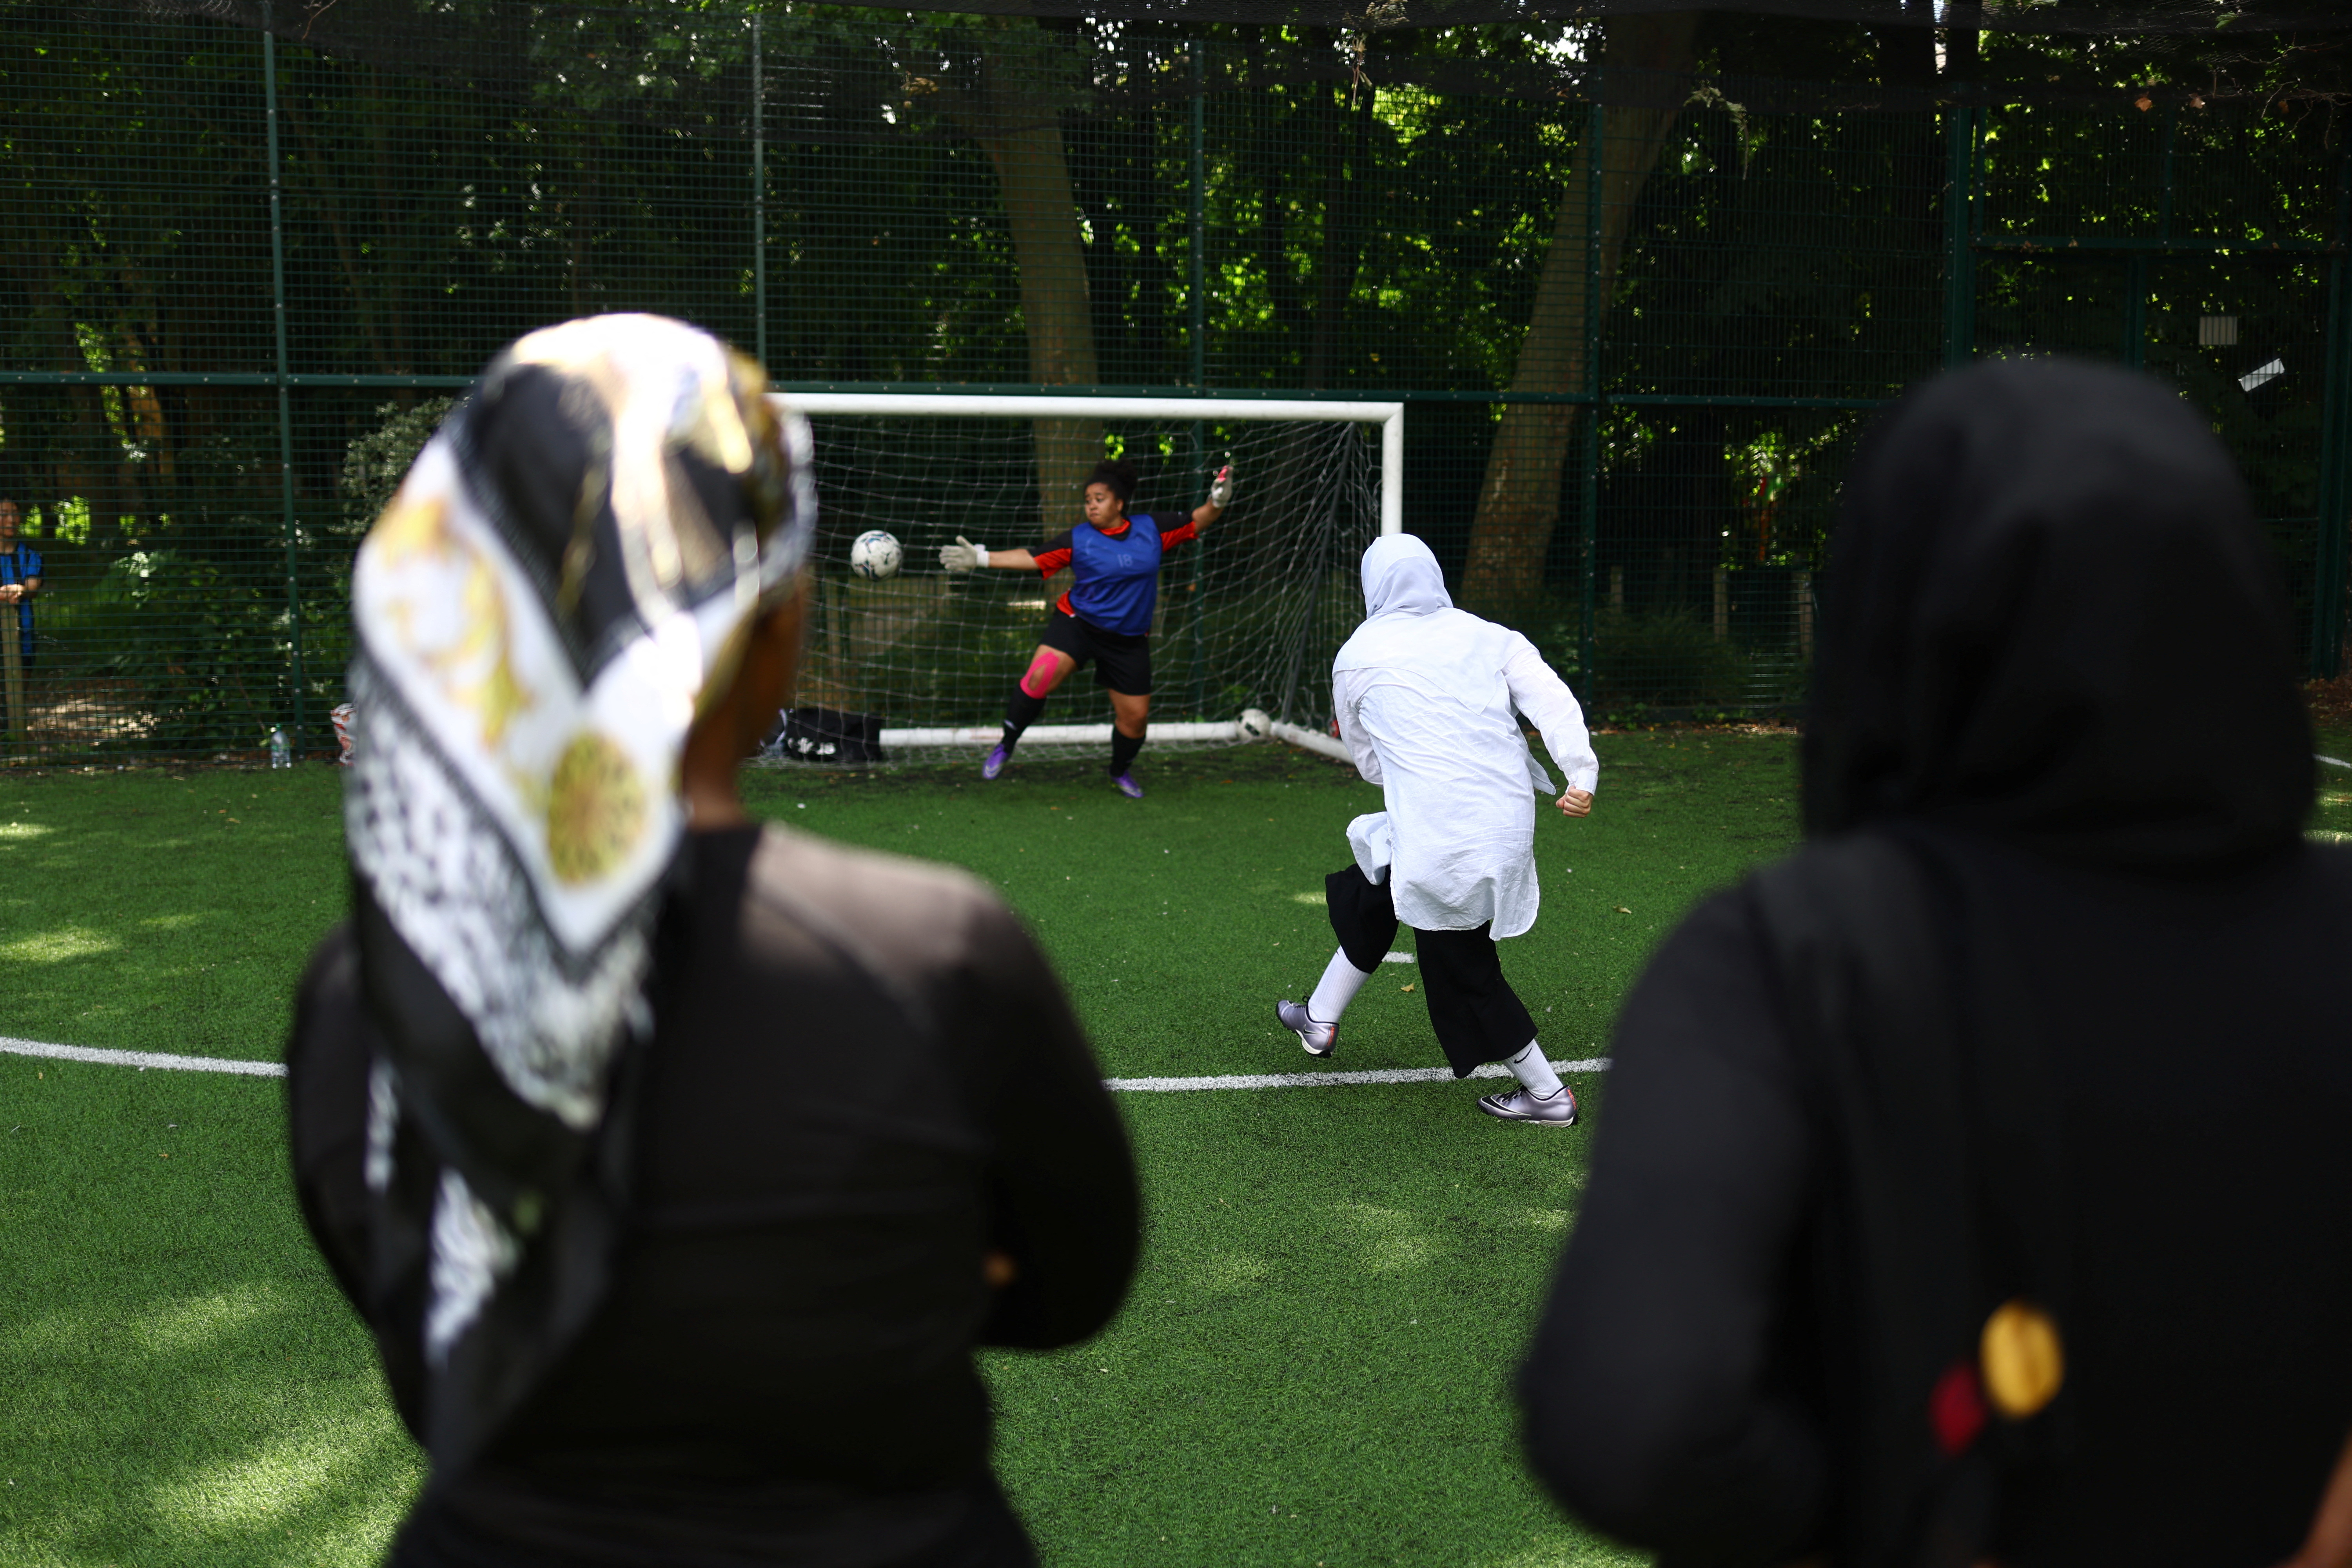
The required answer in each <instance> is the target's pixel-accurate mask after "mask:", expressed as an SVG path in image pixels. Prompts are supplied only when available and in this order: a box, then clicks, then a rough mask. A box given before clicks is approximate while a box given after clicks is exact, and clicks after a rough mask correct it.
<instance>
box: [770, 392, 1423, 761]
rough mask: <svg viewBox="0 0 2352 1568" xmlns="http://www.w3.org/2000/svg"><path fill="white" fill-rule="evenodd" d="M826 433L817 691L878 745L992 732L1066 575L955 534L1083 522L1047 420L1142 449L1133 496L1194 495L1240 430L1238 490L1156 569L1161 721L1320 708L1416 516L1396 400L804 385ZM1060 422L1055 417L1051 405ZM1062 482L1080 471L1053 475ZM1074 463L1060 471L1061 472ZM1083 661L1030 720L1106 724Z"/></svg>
mask: <svg viewBox="0 0 2352 1568" xmlns="http://www.w3.org/2000/svg"><path fill="white" fill-rule="evenodd" d="M773 396H774V398H775V401H776V402H777V403H778V404H779V405H782V406H784V407H789V408H791V409H793V410H795V411H797V412H799V413H801V414H803V415H805V416H808V417H809V420H810V423H811V425H812V426H813V431H814V437H815V464H816V471H817V487H818V503H819V508H818V510H819V517H820V530H821V532H820V537H819V542H818V572H817V584H818V595H817V597H818V603H817V608H816V614H815V616H814V624H813V626H812V629H811V637H810V650H809V656H808V658H807V660H806V661H805V662H804V665H803V670H804V676H803V697H802V700H803V702H804V703H805V704H807V705H808V706H812V707H818V708H823V709H827V710H837V711H841V712H845V713H853V714H856V715H859V716H861V719H862V721H863V722H864V723H865V724H866V725H867V726H869V728H868V729H867V732H868V733H872V732H873V730H874V729H875V728H878V730H879V731H880V739H881V742H882V744H883V746H884V748H885V750H886V751H890V750H896V751H898V752H905V751H908V750H918V751H924V750H933V749H947V748H955V749H963V748H969V747H973V746H983V745H986V744H988V743H990V742H993V741H994V740H995V739H996V735H997V731H998V721H999V718H1000V716H1001V714H1002V712H1003V703H1004V697H1005V694H1006V693H1007V692H1009V691H1010V690H1011V689H1012V686H1013V681H1014V680H1015V679H1018V677H1019V675H1020V672H1021V670H1022V669H1023V668H1025V667H1026V665H1027V662H1028V659H1029V657H1030V654H1031V651H1032V649H1033V648H1034V646H1035V644H1036V641H1037V635H1038V633H1039V632H1040V631H1042V630H1043V628H1044V626H1045V618H1046V615H1047V612H1048V609H1049V607H1050V605H1051V604H1052V603H1053V601H1054V600H1055V598H1057V597H1058V596H1059V595H1058V591H1059V589H1060V588H1061V587H1062V586H1063V585H1064V584H1062V583H1059V582H1056V583H1052V584H1045V583H1041V582H1040V580H1039V578H1038V577H1037V576H1036V575H1035V574H1026V573H1024V574H1014V573H992V572H987V571H981V572H974V573H971V574H960V575H958V574H948V573H946V572H944V571H943V570H941V569H940V567H939V566H938V564H937V561H938V553H939V546H940V545H941V544H945V543H949V542H953V540H954V539H955V538H956V537H958V536H959V535H962V536H966V537H969V538H971V540H972V541H974V542H981V543H986V544H989V545H991V546H992V547H994V548H999V549H1002V548H1005V547H1008V546H1013V545H1024V544H1031V543H1034V542H1035V541H1036V539H1037V537H1038V528H1039V519H1040V516H1041V512H1042V514H1043V515H1044V516H1045V517H1046V518H1047V519H1048V520H1050V519H1052V518H1055V517H1066V518H1067V519H1068V521H1069V522H1070V523H1072V524H1078V523H1080V522H1081V521H1082V520H1081V516H1080V510H1079V504H1078V502H1079V498H1078V497H1077V496H1076V494H1072V495H1070V496H1068V497H1066V498H1062V497H1058V496H1052V495H1045V494H1041V488H1040V487H1041V482H1042V481H1041V479H1040V477H1039V470H1040V468H1041V466H1042V465H1041V463H1040V460H1039V459H1040V453H1039V449H1038V447H1037V444H1036V443H1037V440H1038V437H1036V435H1035V431H1036V429H1037V427H1038V424H1039V422H1041V421H1055V422H1059V421H1072V422H1078V423H1079V424H1080V425H1081V427H1084V428H1087V429H1089V431H1090V432H1099V436H1098V437H1097V436H1094V435H1092V434H1090V436H1089V439H1095V438H1099V439H1101V440H1102V441H1103V442H1104V448H1103V449H1104V451H1105V455H1107V456H1108V455H1110V454H1112V453H1114V452H1117V453H1119V454H1120V455H1123V456H1125V457H1126V458H1129V459H1130V460H1132V461H1134V462H1135V463H1136V465H1137V467H1138V468H1139V471H1140V475H1141V485H1140V489H1139V491H1138V494H1137V496H1136V498H1135V500H1134V501H1133V503H1132V505H1133V508H1134V510H1136V511H1137V512H1139V513H1148V514H1150V515H1155V516H1169V515H1172V514H1175V513H1178V512H1182V513H1185V514H1189V513H1190V511H1191V510H1192V507H1193V506H1194V505H1195V504H1196V503H1197V501H1198V500H1200V498H1201V496H1202V493H1204V491H1205V489H1206V483H1207V478H1208V476H1209V475H1210V474H1211V473H1213V471H1214V469H1215V468H1216V467H1217V465H1218V464H1219V463H1221V462H1222V461H1223V460H1224V457H1225V455H1226V454H1228V453H1229V454H1230V456H1231V458H1232V461H1233V463H1234V473H1235V495H1234V503H1233V505H1232V507H1231V508H1230V509H1229V510H1227V512H1226V513H1225V514H1224V515H1223V517H1221V518H1220V519H1219V521H1218V522H1217V524H1216V525H1215V526H1214V527H1213V528H1210V529H1207V530H1205V531H1204V532H1203V535H1202V541H1201V542H1200V543H1199V544H1198V545H1196V546H1193V547H1191V548H1190V549H1188V550H1187V552H1185V553H1184V554H1182V555H1180V556H1171V559H1170V561H1169V563H1168V564H1167V566H1166V567H1165V568H1164V569H1163V571H1162V574H1161V583H1160V610H1159V613H1158V615H1157V616H1156V618H1155V622H1154V627H1153V630H1154V634H1155V635H1154V637H1153V639H1152V658H1153V666H1154V670H1153V674H1154V685H1153V701H1152V711H1153V722H1152V727H1151V732H1152V736H1153V739H1154V740H1155V742H1160V743H1179V744H1181V743H1186V742H1191V743H1210V742H1224V741H1233V740H1238V739H1241V738H1242V736H1241V732H1240V729H1239V726H1238V723H1237V721H1238V719H1239V716H1240V714H1241V712H1242V711H1243V710H1244V709H1248V708H1262V709H1264V710H1266V711H1267V712H1269V713H1270V714H1272V715H1273V716H1274V717H1275V718H1276V721H1278V722H1277V725H1276V731H1275V732H1276V735H1277V736H1279V737H1280V738H1282V739H1285V740H1289V741H1292V742H1295V743H1298V744H1303V745H1307V746H1309V747H1310V748H1312V749H1315V750H1318V751H1326V752H1333V753H1337V752H1339V747H1338V745H1337V742H1333V741H1331V739H1330V737H1329V736H1328V734H1327V733H1326V732H1325V727H1326V724H1327V722H1328V713H1326V712H1324V711H1323V710H1324V709H1325V708H1328V668H1329V661H1330V657H1331V655H1332V654H1333V653H1334V652H1336V651H1337V647H1338V644H1339V641H1341V640H1344V638H1345V637H1346V635H1347V634H1348V633H1349V631H1352V630H1353V628H1354V626H1355V625H1356V623H1357V622H1358V621H1360V619H1361V616H1362V602H1361V592H1360V587H1359V585H1358V574H1357V563H1358V561H1359V559H1360V555H1361V553H1362V551H1363V547H1364V546H1365V545H1366V544H1369V543H1370V542H1371V539H1372V538H1373V537H1374V536H1376V535H1377V534H1382V533H1398V532H1402V531H1403V523H1404V493H1403V492H1404V484H1403V478H1404V474H1403V470H1404V405H1403V404H1402V403H1398V402H1372V401H1355V400H1341V399H1328V400H1327V399H1320V398H1245V397H1141V396H1137V397H1125V396H1097V395H1084V396H1078V395H1072V396H1057V395H1034V394H1030V395H999V394H990V393H939V392H930V393H887V392H789V393H780V394H775V395H773ZM1048 428H1051V426H1048ZM1066 482H1068V481H1067V480H1066V479H1064V480H1062V481H1059V482H1058V483H1066ZM1058 483H1056V484H1055V485H1054V486H1051V487H1048V488H1052V489H1058ZM877 528H878V529H881V530H884V531H887V532H889V533H891V534H892V535H893V536H894V537H896V538H897V539H898V542H899V543H900V545H901V547H902V550H903V552H904V564H903V566H902V567H901V569H900V571H899V573H898V575H896V576H894V577H892V578H889V579H887V580H882V581H866V580H863V579H860V578H858V577H857V576H856V574H853V573H852V572H851V571H850V569H849V566H848V548H849V544H850V542H851V541H852V540H853V539H855V538H856V536H857V535H858V534H860V533H862V532H864V531H867V530H868V529H877ZM1108 719H1109V711H1108V701H1107V699H1106V697H1105V695H1104V694H1103V693H1102V692H1101V691H1100V690H1099V689H1097V688H1096V687H1095V685H1094V684H1093V681H1092V679H1090V676H1089V675H1087V674H1084V673H1082V674H1080V675H1079V676H1077V677H1076V678H1074V679H1070V680H1068V681H1066V682H1065V683H1064V685H1063V687H1062V689H1061V690H1059V691H1057V692H1056V693H1055V697H1054V699H1053V700H1052V707H1051V708H1050V709H1049V710H1048V712H1047V714H1046V721H1045V722H1041V723H1038V724H1036V725H1034V726H1032V727H1031V729H1030V730H1029V731H1028V732H1027V734H1026V736H1025V737H1024V742H1025V743H1034V744H1041V745H1051V744H1054V743H1056V742H1067V743H1075V742H1095V743H1100V742H1104V741H1107V740H1108V735H1109V725H1108Z"/></svg>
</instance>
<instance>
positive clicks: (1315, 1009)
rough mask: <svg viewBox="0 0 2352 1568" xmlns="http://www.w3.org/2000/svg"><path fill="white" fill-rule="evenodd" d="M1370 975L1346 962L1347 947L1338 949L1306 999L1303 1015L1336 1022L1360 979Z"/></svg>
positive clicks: (1352, 995) (1350, 1000)
mask: <svg viewBox="0 0 2352 1568" xmlns="http://www.w3.org/2000/svg"><path fill="white" fill-rule="evenodd" d="M1371 977H1372V972H1371V971H1370V970H1369V969H1359V968H1357V967H1356V966H1355V965H1354V964H1352V963H1349V962H1348V950H1347V949H1346V948H1344V947H1343V948H1341V949H1340V950H1339V952H1335V953H1333V954H1332V955H1331V963H1330V964H1329V966H1328V968H1326V969H1325V970H1324V971H1323V978H1322V979H1321V980H1319V981H1318V982H1317V983H1316V985H1315V994H1314V995H1312V996H1309V997H1308V998H1307V1016H1308V1017H1310V1018H1312V1019H1314V1020H1315V1021H1316V1022H1317V1023H1318V1024H1336V1023H1338V1022H1339V1015H1340V1014H1342V1013H1344V1012H1346V1011H1347V1010H1348V1004H1349V1003H1350V1002H1353V1001H1354V1000H1355V999H1356V993H1357V992H1359V991H1360V990H1362V989H1363V988H1364V982H1365V981H1367V980H1370V978H1371Z"/></svg>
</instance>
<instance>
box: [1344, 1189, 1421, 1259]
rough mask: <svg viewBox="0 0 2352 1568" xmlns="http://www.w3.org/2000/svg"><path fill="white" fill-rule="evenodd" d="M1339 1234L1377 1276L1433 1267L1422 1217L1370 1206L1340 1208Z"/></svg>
mask: <svg viewBox="0 0 2352 1568" xmlns="http://www.w3.org/2000/svg"><path fill="white" fill-rule="evenodd" d="M1338 1209H1339V1234H1340V1237H1341V1239H1342V1240H1344V1241H1345V1242H1346V1243H1347V1244H1348V1245H1349V1247H1351V1248H1352V1249H1353V1250H1354V1252H1355V1254H1356V1259H1357V1261H1358V1262H1359V1263H1360V1265H1361V1266H1362V1267H1363V1268H1365V1269H1366V1270H1367V1271H1368V1272H1370V1273H1374V1274H1394V1273H1397V1272H1399V1271H1401V1270H1403V1269H1407V1268H1427V1267H1428V1266H1429V1262H1430V1258H1431V1256H1432V1248H1431V1247H1430V1241H1429V1237H1428V1236H1427V1235H1426V1234H1425V1227H1424V1226H1423V1221H1422V1216H1421V1215H1415V1214H1407V1213H1405V1212H1404V1211H1403V1210H1402V1209H1389V1208H1376V1207H1374V1206H1373V1205H1370V1204H1341V1205H1338Z"/></svg>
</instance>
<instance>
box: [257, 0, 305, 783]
mask: <svg viewBox="0 0 2352 1568" xmlns="http://www.w3.org/2000/svg"><path fill="white" fill-rule="evenodd" d="M270 9H271V7H270V0H262V5H261V75H262V91H263V96H264V104H265V109H266V112H267V116H268V144H269V303H270V317H271V320H272V321H273V322H274V323H275V325H276V328H277V339H278V359H277V364H278V377H277V380H278V504H279V506H280V508H281V509H282V510H283V513H284V529H285V535H286V622H287V629H288V636H289V645H290V646H289V652H290V654H291V656H292V673H293V686H294V730H293V734H294V752H295V754H296V755H297V756H299V755H300V754H301V752H302V732H303V728H304V720H305V715H304V713H303V701H302V686H303V679H302V579H301V573H300V568H299V554H298V551H297V537H298V530H297V528H296V526H295V521H294V410H293V406H292V404H291V402H290V400H289V393H288V390H287V382H286V375H287V362H286V225H285V217H284V214H283V211H282V210H281V203H280V199H279V195H280V193H279V189H278V35H277V33H276V32H275V31H274V30H273V26H272V23H273V21H274V18H273V17H272V16H271V15H270Z"/></svg>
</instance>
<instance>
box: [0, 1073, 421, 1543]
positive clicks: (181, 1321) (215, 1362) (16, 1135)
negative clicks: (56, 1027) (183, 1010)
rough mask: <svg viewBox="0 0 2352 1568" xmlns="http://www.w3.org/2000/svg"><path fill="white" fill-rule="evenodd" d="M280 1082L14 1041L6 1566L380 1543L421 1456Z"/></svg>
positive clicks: (5, 1200)
mask: <svg viewBox="0 0 2352 1568" xmlns="http://www.w3.org/2000/svg"><path fill="white" fill-rule="evenodd" d="M283 1116H284V1113H283V1110H282V1100H281V1099H280V1089H279V1086H278V1083H276V1082H275V1081H273V1080H269V1079H251V1078H227V1077H220V1076H215V1075H212V1074H207V1073H187V1072H161V1071H156V1072H140V1071H137V1070H135V1069H128V1068H112V1067H97V1066H86V1065H83V1064H80V1063H75V1062H50V1061H37V1060H34V1059H31V1058H25V1057H14V1056H0V1479H5V1485H0V1562H5V1563H11V1564H67V1563H70V1564H98V1563H108V1564H114V1563H120V1564H122V1565H124V1568H129V1565H131V1564H133V1563H138V1564H146V1563H221V1564H228V1563H286V1564H310V1563H318V1564H328V1563H367V1562H373V1561H374V1559H375V1558H376V1556H377V1555H379V1554H380V1553H381V1552H382V1550H383V1543H384V1542H386V1541H388V1540H389V1539H390V1535H391V1531H392V1529H393V1527H394V1525H395V1524H397V1522H398V1521H399V1518H400V1515H401V1513H402V1511H403V1510H404V1509H405V1507H406V1505H407V1500H408V1498H409V1496H410V1495H411V1492H412V1489H414V1487H415V1484H416V1482H417V1480H418V1479H419V1478H420V1476H421V1474H422V1470H421V1467H420V1465H419V1463H418V1460H417V1458H416V1456H415V1453H414V1452H413V1450H412V1449H411V1448H410V1447H409V1445H408V1442H407V1440H406V1438H405V1436H404V1435H403V1434H402V1433H401V1431H400V1428H399V1424H398V1422H397V1421H396V1420H395V1419H394V1417H393V1415H392V1413H391V1410H390V1408H389V1406H388V1405H387V1404H386V1403H385V1399H384V1394H383V1384H382V1382H381V1381H380V1380H379V1378H378V1377H377V1375H376V1372H375V1365H374V1359H373V1351H372V1350H371V1349H370V1346H369V1342H368V1339H367V1336H366V1334H365V1332H364V1331H362V1329H361V1327H360V1324H359V1321H358V1320H357V1319H356V1318H354V1317H353V1316H352V1314H351V1312H350V1311H349V1310H346V1309H345V1307H344V1305H343V1302H342V1298H341V1296H340V1295H339V1294H338V1293H337V1292H336V1290H335V1288H334V1286H333V1284H332V1282H331V1280H330V1279H329V1278H328V1276H327V1273H326V1270H325V1268H324V1267H323V1266H321V1265H320V1263H319V1261H318V1259H317V1258H316V1257H315V1255H314V1254H313V1253H312V1252H311V1250H310V1240H309V1237H307V1236H306V1235H305V1234H304V1233H303V1230H302V1226H301V1222H300V1219H299V1217H298V1215H296V1213H295V1209H294V1202H293V1195H292V1193H291V1192H290V1190H289V1185H288V1183H287V1180H286V1177H285V1172H284V1161H283V1158H282V1155H281V1154H280V1152H279V1151H280V1148H281V1145H282V1142H283V1135H282V1127H283Z"/></svg>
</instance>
